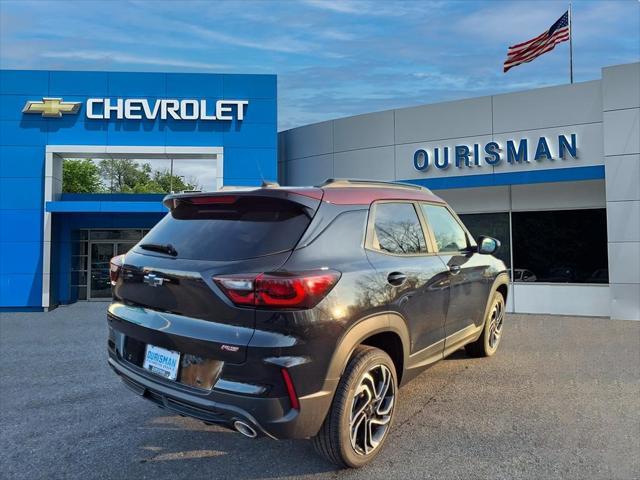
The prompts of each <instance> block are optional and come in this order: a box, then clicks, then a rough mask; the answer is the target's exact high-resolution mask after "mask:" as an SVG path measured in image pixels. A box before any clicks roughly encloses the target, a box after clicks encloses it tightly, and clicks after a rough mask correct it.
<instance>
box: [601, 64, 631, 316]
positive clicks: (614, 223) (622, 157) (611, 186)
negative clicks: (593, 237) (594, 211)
mask: <svg viewBox="0 0 640 480" xmlns="http://www.w3.org/2000/svg"><path fill="white" fill-rule="evenodd" d="M602 107H603V108H602V109H603V129H604V156H605V177H606V196H607V237H608V248H609V284H610V294H611V318H616V319H621V320H640V63H633V64H628V65H619V66H615V67H609V68H604V69H603V70H602Z"/></svg>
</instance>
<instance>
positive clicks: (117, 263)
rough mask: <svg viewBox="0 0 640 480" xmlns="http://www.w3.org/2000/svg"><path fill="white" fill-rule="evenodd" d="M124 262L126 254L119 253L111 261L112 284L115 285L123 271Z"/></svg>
mask: <svg viewBox="0 0 640 480" xmlns="http://www.w3.org/2000/svg"><path fill="white" fill-rule="evenodd" d="M123 262H124V255H118V256H116V257H113V258H112V259H111V261H110V262H109V279H110V280H111V285H115V284H116V282H117V281H118V277H119V276H120V272H121V271H122V263H123Z"/></svg>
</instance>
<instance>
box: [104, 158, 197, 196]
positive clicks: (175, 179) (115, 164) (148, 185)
mask: <svg viewBox="0 0 640 480" xmlns="http://www.w3.org/2000/svg"><path fill="white" fill-rule="evenodd" d="M100 173H101V175H102V179H103V183H104V184H105V185H106V186H107V190H108V191H109V192H111V193H168V192H170V191H172V190H173V191H174V192H179V191H182V190H196V189H197V181H194V180H190V181H185V180H184V178H183V177H180V176H178V175H171V171H170V170H169V169H164V170H155V171H154V170H153V169H152V168H151V165H150V164H149V163H143V164H139V163H136V162H135V161H134V160H129V159H112V160H102V161H101V162H100Z"/></svg>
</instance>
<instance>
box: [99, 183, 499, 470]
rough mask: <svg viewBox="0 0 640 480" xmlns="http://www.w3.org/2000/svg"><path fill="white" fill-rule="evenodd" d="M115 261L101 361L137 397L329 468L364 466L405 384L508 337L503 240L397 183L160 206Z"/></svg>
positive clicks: (264, 191)
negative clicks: (477, 233)
mask: <svg viewBox="0 0 640 480" xmlns="http://www.w3.org/2000/svg"><path fill="white" fill-rule="evenodd" d="M164 204H165V205H166V206H167V207H168V208H169V210H170V212H169V213H168V214H167V215H166V216H165V218H164V219H163V220H162V221H160V222H159V223H158V224H157V225H156V226H155V227H154V228H153V229H152V230H151V231H150V232H149V233H148V234H147V235H146V236H145V237H144V238H143V239H142V240H141V241H140V243H138V244H137V245H136V246H135V247H134V248H133V249H132V250H131V251H129V252H128V253H127V254H126V255H124V256H119V257H115V258H114V259H113V260H112V262H111V267H110V271H111V283H112V285H113V302H112V303H111V304H110V306H109V309H108V314H107V317H108V323H109V341H108V349H109V364H110V365H111V367H112V368H113V369H114V370H115V372H116V373H117V374H118V375H120V376H121V377H122V380H123V381H124V383H125V384H126V385H128V386H129V387H130V388H131V389H133V390H134V391H135V392H136V393H138V394H139V395H140V396H142V397H144V398H146V399H148V400H151V401H152V402H154V403H156V404H157V405H159V406H161V407H164V408H166V409H168V410H171V411H173V412H176V413H178V414H181V415H187V416H190V417H195V418H197V419H200V420H202V421H203V422H205V423H208V424H209V423H211V424H220V425H224V426H227V427H229V428H233V429H235V430H237V431H238V432H240V433H241V434H243V435H245V436H247V437H256V436H257V435H266V436H268V437H271V438H276V439H281V438H310V437H311V438H313V442H314V444H315V447H316V449H317V450H318V452H319V453H320V454H322V455H323V456H325V457H326V458H327V459H328V460H330V461H332V462H335V463H336V464H338V465H340V466H348V467H359V466H362V465H364V464H366V463H367V462H369V461H370V460H371V459H372V458H373V457H375V456H376V455H377V454H378V453H379V451H380V449H381V446H382V444H383V443H384V441H385V438H386V437H387V435H388V433H389V428H390V426H391V423H392V420H393V415H394V410H395V406H396V404H397V395H398V387H399V386H401V385H403V384H405V383H406V382H408V381H409V380H410V379H411V378H413V377H415V376H416V375H417V374H418V373H420V372H421V371H422V370H424V369H425V368H426V367H428V366H429V365H431V364H433V363H434V362H436V361H438V360H440V359H442V358H444V357H446V356H447V355H449V354H450V353H452V352H454V351H456V350H458V349H459V348H461V347H463V346H464V347H465V348H466V350H467V352H468V353H469V354H471V355H473V356H489V355H492V354H493V353H494V352H495V351H496V349H497V348H498V344H499V342H500V337H501V335H502V328H503V319H504V312H505V301H506V298H507V287H508V275H507V270H506V267H505V265H504V264H503V263H502V262H501V261H500V260H497V259H496V258H495V257H493V256H492V255H491V254H492V253H494V252H495V251H496V249H497V248H498V247H499V243H498V241H497V240H495V239H493V238H490V237H479V238H477V239H476V240H474V239H473V237H472V236H471V235H470V234H469V232H468V231H467V229H466V228H465V227H464V225H463V224H462V222H461V221H460V219H459V218H458V217H457V216H456V214H455V213H454V212H453V211H452V210H451V209H450V208H449V207H448V206H447V204H446V203H445V202H444V201H443V200H441V199H440V198H438V197H437V196H435V195H433V194H432V193H431V192H430V191H429V190H427V189H424V188H421V187H417V186H413V185H405V184H391V183H384V182H364V181H355V180H329V181H327V182H325V183H324V184H323V185H321V186H319V187H311V188H296V187H291V188H281V187H278V186H277V185H265V186H263V187H262V188H258V189H254V190H248V191H222V192H216V193H188V194H187V193H184V194H173V195H169V196H167V197H166V198H165V199H164Z"/></svg>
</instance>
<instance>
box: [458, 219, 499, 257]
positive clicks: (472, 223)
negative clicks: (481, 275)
mask: <svg viewBox="0 0 640 480" xmlns="http://www.w3.org/2000/svg"><path fill="white" fill-rule="evenodd" d="M460 220H462V223H464V226H465V227H467V230H469V232H471V235H473V237H474V238H476V239H477V238H478V237H479V236H480V235H485V236H489V237H493V238H497V239H498V240H500V248H499V249H498V251H497V252H496V253H495V254H494V255H495V256H496V257H497V258H499V259H500V260H502V261H503V262H504V263H505V265H506V266H507V267H510V266H511V248H510V244H511V239H510V238H509V214H508V213H471V214H466V215H460Z"/></svg>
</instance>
